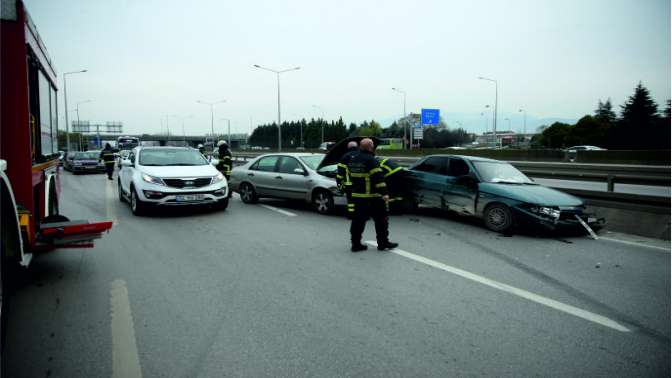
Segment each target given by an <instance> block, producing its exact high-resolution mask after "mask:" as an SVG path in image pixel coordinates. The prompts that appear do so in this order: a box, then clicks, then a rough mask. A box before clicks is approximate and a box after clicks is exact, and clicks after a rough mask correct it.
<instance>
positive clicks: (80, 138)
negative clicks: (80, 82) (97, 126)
mask: <svg viewBox="0 0 672 378" xmlns="http://www.w3.org/2000/svg"><path fill="white" fill-rule="evenodd" d="M87 102H91V100H85V101H79V102H78V103H77V106H75V112H76V113H77V125H78V126H79V127H82V125H80V124H79V105H81V104H86V103H87ZM66 113H67V112H66ZM79 150H80V151H81V150H82V132H81V130H80V132H79Z"/></svg>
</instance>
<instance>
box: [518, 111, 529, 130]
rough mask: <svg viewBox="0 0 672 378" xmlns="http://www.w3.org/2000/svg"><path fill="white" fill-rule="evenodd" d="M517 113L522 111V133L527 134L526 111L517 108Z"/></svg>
mask: <svg viewBox="0 0 672 378" xmlns="http://www.w3.org/2000/svg"><path fill="white" fill-rule="evenodd" d="M518 112H519V113H521V112H522V113H523V135H525V134H527V111H526V110H525V109H518Z"/></svg>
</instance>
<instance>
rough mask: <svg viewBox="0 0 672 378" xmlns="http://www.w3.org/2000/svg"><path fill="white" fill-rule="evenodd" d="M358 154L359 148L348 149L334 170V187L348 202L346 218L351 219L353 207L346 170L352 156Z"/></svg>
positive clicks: (350, 181)
mask: <svg viewBox="0 0 672 378" xmlns="http://www.w3.org/2000/svg"><path fill="white" fill-rule="evenodd" d="M358 153H359V147H352V148H349V149H348V152H346V153H345V154H343V156H342V157H341V160H340V161H339V162H338V165H337V166H336V167H337V170H336V186H337V187H338V189H339V190H340V191H341V192H342V193H344V194H345V198H346V199H347V201H348V204H347V208H348V218H352V214H353V213H354V211H355V205H354V204H353V203H352V180H351V179H350V171H349V169H348V164H349V163H350V160H351V159H352V157H353V156H355V155H356V154H358Z"/></svg>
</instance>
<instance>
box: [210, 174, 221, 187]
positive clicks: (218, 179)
mask: <svg viewBox="0 0 672 378" xmlns="http://www.w3.org/2000/svg"><path fill="white" fill-rule="evenodd" d="M223 180H224V174H223V173H222V172H219V174H218V175H217V176H215V177H213V178H212V181H211V182H210V185H212V184H217V183H218V182H221V181H223Z"/></svg>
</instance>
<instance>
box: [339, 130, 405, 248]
mask: <svg viewBox="0 0 672 378" xmlns="http://www.w3.org/2000/svg"><path fill="white" fill-rule="evenodd" d="M359 149H360V151H359V153H357V154H355V155H354V156H352V158H351V159H350V162H349V163H348V165H347V166H348V171H349V172H350V179H351V181H352V194H351V196H352V204H353V205H354V211H353V215H352V223H351V224H350V241H351V242H352V247H351V248H350V250H351V251H352V252H360V251H364V250H366V249H367V247H366V246H365V245H363V244H362V234H363V233H364V228H365V226H366V221H368V220H369V218H373V222H374V224H375V227H376V240H377V242H378V250H379V251H384V250H386V249H394V248H396V247H397V246H398V245H399V244H397V243H392V242H390V240H389V238H388V236H389V231H388V226H389V218H388V216H387V201H389V199H390V197H389V195H388V194H387V185H386V184H385V179H384V177H383V170H382V169H381V168H380V164H379V163H378V161H377V160H376V158H375V157H374V152H375V146H374V144H373V140H371V139H369V138H364V139H362V140H361V142H359Z"/></svg>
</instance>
